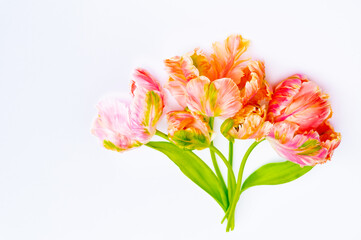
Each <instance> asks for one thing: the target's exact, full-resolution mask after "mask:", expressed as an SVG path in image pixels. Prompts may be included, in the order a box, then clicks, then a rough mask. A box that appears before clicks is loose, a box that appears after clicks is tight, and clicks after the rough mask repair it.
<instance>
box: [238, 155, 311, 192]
mask: <svg viewBox="0 0 361 240" xmlns="http://www.w3.org/2000/svg"><path fill="white" fill-rule="evenodd" d="M312 168H313V167H312V166H304V167H300V165H298V164H296V163H293V162H290V161H285V162H278V163H269V164H266V165H263V166H262V167H260V168H259V169H257V170H256V171H254V172H253V173H252V174H251V175H250V176H249V177H248V178H247V179H246V181H244V183H243V185H242V192H243V191H245V190H246V189H248V188H250V187H254V186H259V185H278V184H283V183H288V182H291V181H293V180H295V179H297V178H299V177H301V176H302V175H304V174H305V173H307V172H308V171H310V170H311V169H312Z"/></svg>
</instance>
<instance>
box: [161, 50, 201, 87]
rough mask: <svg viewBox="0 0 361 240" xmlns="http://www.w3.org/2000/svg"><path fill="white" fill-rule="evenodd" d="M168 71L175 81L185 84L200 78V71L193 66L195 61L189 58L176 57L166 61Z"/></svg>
mask: <svg viewBox="0 0 361 240" xmlns="http://www.w3.org/2000/svg"><path fill="white" fill-rule="evenodd" d="M164 64H165V67H166V71H167V72H168V74H169V76H170V77H171V78H172V79H173V80H174V81H179V82H181V83H183V84H187V82H188V81H189V80H191V79H193V78H196V77H198V76H199V72H198V69H197V68H196V67H195V66H194V65H193V61H192V59H191V58H190V57H189V56H182V57H179V56H176V57H173V58H170V59H166V60H164Z"/></svg>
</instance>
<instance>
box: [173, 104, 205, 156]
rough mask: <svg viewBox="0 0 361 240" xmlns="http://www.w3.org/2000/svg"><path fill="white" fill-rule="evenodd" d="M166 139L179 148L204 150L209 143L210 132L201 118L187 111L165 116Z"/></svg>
mask: <svg viewBox="0 0 361 240" xmlns="http://www.w3.org/2000/svg"><path fill="white" fill-rule="evenodd" d="M167 120H168V137H169V139H170V140H171V141H172V142H173V143H175V144H176V145H177V146H178V147H180V148H186V149H190V150H194V149H198V150H200V149H204V148H207V147H209V145H210V143H211V136H212V130H211V128H210V126H209V124H208V122H207V119H206V118H204V117H203V116H200V115H197V114H194V113H193V114H192V113H190V112H187V111H173V112H169V113H168V114H167Z"/></svg>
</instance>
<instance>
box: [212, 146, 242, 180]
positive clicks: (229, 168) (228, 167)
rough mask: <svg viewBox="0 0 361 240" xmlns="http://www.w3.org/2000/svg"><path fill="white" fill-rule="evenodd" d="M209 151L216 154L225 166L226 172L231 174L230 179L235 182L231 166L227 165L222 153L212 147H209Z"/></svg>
mask: <svg viewBox="0 0 361 240" xmlns="http://www.w3.org/2000/svg"><path fill="white" fill-rule="evenodd" d="M209 149H211V150H212V151H213V152H215V153H217V155H218V156H219V157H220V158H221V159H222V161H223V162H224V164H225V165H226V167H227V169H228V171H229V172H230V174H231V177H232V178H233V179H234V181H236V177H235V176H234V173H233V170H232V166H231V165H230V164H229V162H228V160H227V158H226V157H225V156H224V155H223V153H222V152H221V151H219V150H218V148H216V147H215V146H214V145H211V146H209Z"/></svg>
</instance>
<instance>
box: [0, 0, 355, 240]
mask: <svg viewBox="0 0 361 240" xmlns="http://www.w3.org/2000/svg"><path fill="white" fill-rule="evenodd" d="M360 10H361V2H360V1H356V0H355V1H315V0H313V1H304V0H303V1H299V2H292V1H251V0H248V1H202V2H201V1H188V0H184V1H173V2H172V1H166V0H164V1H160V0H158V1H130V0H129V1H115V0H114V1H86V0H84V1H78V0H69V1H25V0H24V1H17V0H8V1H6V0H1V1H0V109H1V118H0V123H1V124H0V126H1V131H0V239H4V240H12V239H27V240H32V239H36V240H48V239H50V240H57V239H66V240H70V239H76V240H79V239H87V240H91V239H107V240H108V239H109V240H111V239H187V240H188V239H197V240H199V239H361V204H360V203H361V174H360V169H361V157H360V151H359V149H360V134H361V132H360V117H361V114H360V103H361V98H360V89H361V77H360V69H361V47H360V46H361V35H360V23H361V15H360ZM232 33H238V34H242V35H243V36H244V37H245V38H248V39H250V40H251V41H252V42H251V47H250V53H251V54H252V55H253V56H255V57H256V58H259V59H262V60H264V61H265V63H266V69H267V70H266V72H267V78H268V80H269V82H271V83H272V84H273V85H274V84H275V83H277V82H278V81H280V80H281V79H282V78H284V77H287V76H288V75H290V74H293V73H304V74H307V75H308V76H309V78H310V79H312V80H314V81H316V82H317V83H318V84H319V85H320V86H321V87H322V88H323V89H324V91H325V92H327V93H329V94H330V96H331V102H332V106H333V110H334V116H333V118H332V123H333V124H334V126H335V129H336V130H337V131H340V132H341V133H342V137H343V139H342V143H341V145H340V147H339V148H338V149H337V150H336V151H335V154H334V157H333V159H332V161H331V162H328V163H327V164H324V165H322V166H317V167H315V168H314V169H313V170H312V171H311V172H309V173H308V174H307V175H305V176H304V177H302V178H301V179H298V180H297V181H295V182H292V183H288V184H284V185H279V186H262V187H255V188H253V189H250V190H248V191H246V192H245V193H244V194H243V195H242V197H241V200H240V202H239V205H238V210H237V216H236V228H235V231H234V232H232V233H226V232H225V227H226V226H225V225H221V224H220V221H221V219H222V218H223V214H222V210H221V209H220V207H219V206H218V205H217V204H216V203H215V202H214V200H213V199H212V198H211V197H209V196H208V195H207V194H206V193H204V192H203V191H202V190H201V189H199V188H198V187H197V186H196V185H195V184H193V183H192V182H191V181H189V180H188V179H187V178H186V177H184V176H183V175H182V173H181V172H180V171H179V169H177V167H176V166H175V165H174V164H173V163H172V162H171V161H170V160H168V159H167V158H166V157H164V156H163V155H161V153H159V152H156V151H154V150H151V149H149V148H147V147H141V148H139V149H136V150H132V151H128V152H126V153H122V154H120V153H116V152H112V151H107V150H105V149H103V148H101V147H100V145H99V142H98V140H97V139H96V138H95V137H93V136H92V135H91V134H90V131H89V130H90V126H91V122H92V120H93V119H94V117H95V116H96V109H95V107H94V106H95V104H96V103H97V101H98V99H99V98H100V97H101V96H103V95H105V94H108V93H111V92H128V90H129V88H128V87H129V81H130V79H131V74H132V71H133V69H134V68H135V67H138V66H141V67H147V68H148V69H149V70H150V71H151V72H152V73H154V74H155V75H157V76H158V77H159V79H160V81H162V82H163V83H164V82H165V80H166V74H165V72H164V69H163V64H162V60H163V59H165V58H168V57H172V56H175V55H180V54H183V53H185V52H187V51H190V50H192V49H193V48H194V47H198V46H201V47H210V46H211V43H212V42H214V41H221V40H223V39H225V38H226V37H227V36H228V35H229V34H232ZM161 127H163V128H164V126H161ZM249 144H250V142H247V141H243V142H241V143H238V144H237V145H236V151H235V155H236V162H235V164H236V165H237V164H239V160H240V158H241V156H242V153H243V152H244V150H245V149H246V148H247V146H248V145H249ZM216 145H217V146H219V147H220V148H221V149H223V150H224V151H225V153H227V150H226V145H227V144H226V142H225V141H224V140H223V138H222V137H220V136H219V138H218V140H217V142H216ZM200 154H201V155H202V156H204V157H207V158H208V157H209V156H208V152H207V151H202V152H201V153H200ZM279 160H281V159H280V158H279V157H278V156H277V154H276V153H275V152H274V151H273V150H272V149H271V147H270V146H269V144H268V143H267V142H264V143H262V144H261V145H260V146H259V147H258V148H257V149H256V151H255V152H254V154H252V156H251V158H250V159H249V162H248V165H247V166H246V172H245V174H246V175H248V174H250V173H251V172H252V171H253V170H255V169H256V168H257V167H259V166H261V165H262V164H263V163H265V162H271V161H279ZM207 162H209V160H207Z"/></svg>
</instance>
